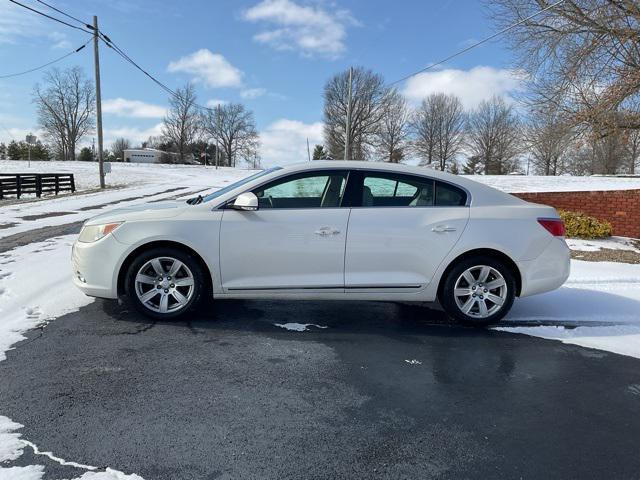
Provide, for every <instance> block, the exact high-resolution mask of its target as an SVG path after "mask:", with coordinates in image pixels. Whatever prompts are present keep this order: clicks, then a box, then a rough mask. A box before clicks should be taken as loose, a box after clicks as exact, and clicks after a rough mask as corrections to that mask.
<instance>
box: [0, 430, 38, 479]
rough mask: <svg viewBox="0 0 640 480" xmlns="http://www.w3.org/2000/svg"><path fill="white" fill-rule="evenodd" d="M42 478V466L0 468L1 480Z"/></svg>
mask: <svg viewBox="0 0 640 480" xmlns="http://www.w3.org/2000/svg"><path fill="white" fill-rule="evenodd" d="M1 441H2V439H1V438H0V442H1ZM43 476H44V467H43V466H42V465H27V466H26V467H0V479H2V480H40V479H41V478H42V477H43Z"/></svg>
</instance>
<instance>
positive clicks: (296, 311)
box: [99, 300, 487, 337]
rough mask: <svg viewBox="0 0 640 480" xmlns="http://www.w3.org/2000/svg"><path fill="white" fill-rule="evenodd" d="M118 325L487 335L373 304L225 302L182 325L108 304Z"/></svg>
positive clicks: (405, 306)
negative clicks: (119, 323) (463, 332)
mask: <svg viewBox="0 0 640 480" xmlns="http://www.w3.org/2000/svg"><path fill="white" fill-rule="evenodd" d="M99 301H101V302H102V309H103V311H104V312H105V313H106V314H107V315H108V316H109V317H111V318H113V319H114V320H115V321H118V322H123V323H131V324H135V326H136V328H137V330H136V331H138V330H145V329H148V328H153V326H154V325H173V326H175V327H178V328H180V327H182V328H188V329H191V331H192V332H193V333H194V334H197V333H198V332H199V331H200V330H203V331H204V330H220V331H224V330H234V331H243V330H244V331H255V332H261V333H274V334H279V335H291V336H295V337H299V336H300V333H301V332H300V331H298V330H297V329H303V331H304V333H307V334H308V333H312V334H332V333H336V332H339V333H340V334H347V333H357V334H382V335H390V336H393V335H420V334H423V335H452V334H460V332H462V331H467V332H469V333H470V334H471V333H473V332H477V334H481V333H482V332H484V333H485V334H486V333H487V330H486V329H481V328H473V327H469V326H464V325H460V324H457V323H456V322H455V321H453V320H451V319H450V318H449V317H447V315H446V314H445V313H444V312H442V311H441V310H439V309H437V307H434V306H432V305H429V306H426V304H414V303H396V302H372V301H339V300H329V301H299V300H298V301H290V300H224V301H218V302H207V303H209V304H208V305H205V306H202V307H200V308H198V309H197V310H196V311H194V312H191V313H189V314H188V315H186V316H185V317H182V318H180V319H176V320H162V321H158V320H153V319H150V318H148V317H146V316H145V315H143V314H141V313H139V312H138V311H136V310H135V309H133V308H132V307H129V306H127V305H126V304H118V303H117V302H112V301H102V300H99Z"/></svg>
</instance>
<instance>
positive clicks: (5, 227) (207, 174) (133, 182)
mask: <svg viewBox="0 0 640 480" xmlns="http://www.w3.org/2000/svg"><path fill="white" fill-rule="evenodd" d="M8 163H10V164H11V166H12V167H13V169H14V170H17V171H24V170H22V169H19V168H17V167H16V166H15V164H25V162H17V161H13V162H10V161H7V160H5V161H0V172H4V171H5V170H6V168H5V167H6V165H7V164H8ZM36 163H38V164H42V168H41V170H40V171H60V168H62V167H60V168H58V167H57V166H58V165H60V164H62V165H68V164H73V165H72V167H66V168H67V169H71V170H73V171H74V172H77V171H80V172H84V173H82V175H84V174H85V173H86V172H87V170H91V176H90V178H91V179H93V180H94V181H95V182H97V178H98V177H97V174H95V172H94V171H93V169H94V167H95V164H93V163H84V162H32V165H34V164H36ZM37 167H39V166H37V165H34V166H33V167H32V169H34V170H35V168H37ZM44 167H48V170H47V169H45V168H44ZM113 169H114V172H120V173H122V175H121V178H122V179H126V181H127V182H128V183H127V184H124V186H123V187H122V188H116V189H108V190H105V191H102V192H94V193H86V194H78V195H62V196H58V197H55V196H48V197H46V198H44V199H42V200H39V201H30V200H26V201H23V202H18V203H13V204H8V205H4V206H0V238H3V237H7V236H9V235H13V234H16V233H21V232H25V231H28V230H31V229H34V228H40V227H47V226H53V225H64V224H67V223H72V222H77V221H84V220H86V219H88V218H91V217H93V216H95V215H97V214H98V213H101V212H102V211H104V209H108V208H116V207H118V208H120V207H126V206H129V205H134V204H137V203H144V202H149V201H154V200H160V199H163V198H169V197H175V196H178V197H188V196H193V195H194V194H195V193H202V194H205V193H207V192H209V191H214V190H217V189H219V188H222V187H225V186H227V185H229V184H230V183H233V182H235V181H237V180H239V179H241V178H244V177H245V176H247V175H250V174H252V173H253V171H252V170H244V169H234V168H220V169H218V170H216V169H215V168H214V167H203V166H189V165H153V164H140V165H138V164H130V163H119V164H114V167H113ZM94 177H95V178H94ZM107 183H108V184H109V185H113V184H112V182H111V179H110V177H107ZM95 186H96V185H93V186H92V187H91V188H93V187H95ZM176 189H179V190H176ZM142 196H145V198H144V199H141V198H136V197H142ZM113 202H119V203H118V204H117V205H114V206H103V205H104V204H107V203H113ZM52 214H53V215H52Z"/></svg>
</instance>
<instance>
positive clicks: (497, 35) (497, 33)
mask: <svg viewBox="0 0 640 480" xmlns="http://www.w3.org/2000/svg"><path fill="white" fill-rule="evenodd" d="M564 1H565V0H559V1H557V2H555V3H552V4H551V5H548V6H546V7H545V8H543V9H542V10H539V11H537V12H535V13H532V14H531V15H529V16H528V17H525V18H523V19H522V20H520V21H518V22H516V23H514V24H512V25H509V26H508V27H505V28H503V29H502V30H500V31H499V32H496V33H494V34H493V35H490V36H488V37H486V38H483V39H482V40H480V41H479V42H476V43H474V44H472V45H469V46H468V47H466V48H463V49H462V50H460V51H458V52H456V53H454V54H452V55H449V56H448V57H447V58H444V59H442V60H440V61H438V62H436V63H432V64H431V65H429V66H427V67H425V68H423V69H420V70H418V71H417V72H414V73H411V74H409V75H406V76H404V77H402V78H401V79H400V80H396V81H394V82H391V83H390V84H389V86H391V85H395V84H397V83H400V82H404V81H405V80H408V79H409V78H411V77H415V76H416V75H418V74H420V73H422V72H426V71H427V70H430V69H432V68H434V67H437V66H438V65H442V64H443V63H445V62H448V61H449V60H451V59H453V58H456V57H458V56H460V55H462V54H463V53H466V52H468V51H469V50H472V49H474V48H476V47H479V46H480V45H482V44H484V43H487V42H488V41H490V40H493V39H494V38H496V37H499V36H500V35H502V34H504V33H507V32H508V31H509V30H513V29H514V28H516V27H518V26H520V25H522V24H523V23H525V22H527V21H529V20H531V19H532V18H534V17H537V16H538V15H540V14H541V13H544V12H546V11H547V10H551V9H552V8H554V7H557V6H558V5H560V4H561V3H562V2H564Z"/></svg>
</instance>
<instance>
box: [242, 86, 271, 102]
mask: <svg viewBox="0 0 640 480" xmlns="http://www.w3.org/2000/svg"><path fill="white" fill-rule="evenodd" d="M265 93H267V90H266V89H265V88H248V89H247V90H242V91H241V92H240V96H241V97H242V98H244V99H245V100H253V99H254V98H258V97H261V96H263V95H264V94H265Z"/></svg>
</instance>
